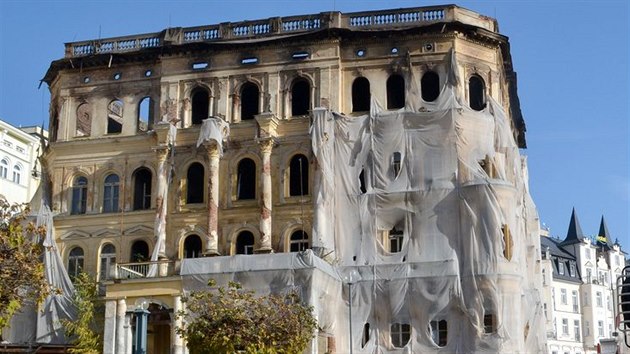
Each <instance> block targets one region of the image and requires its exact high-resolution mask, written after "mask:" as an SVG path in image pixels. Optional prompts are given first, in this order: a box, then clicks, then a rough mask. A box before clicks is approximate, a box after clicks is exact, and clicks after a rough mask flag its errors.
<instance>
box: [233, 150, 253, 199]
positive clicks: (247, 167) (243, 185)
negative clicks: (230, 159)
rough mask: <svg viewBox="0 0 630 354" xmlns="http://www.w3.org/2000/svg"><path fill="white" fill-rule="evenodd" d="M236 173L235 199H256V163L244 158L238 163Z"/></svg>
mask: <svg viewBox="0 0 630 354" xmlns="http://www.w3.org/2000/svg"><path fill="white" fill-rule="evenodd" d="M237 172H238V174H237V177H236V197H237V198H238V199H239V200H242V199H256V163H255V162H254V161H253V160H252V159H248V158H244V159H242V160H241V161H239V163H238V171H237Z"/></svg>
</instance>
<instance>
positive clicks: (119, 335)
mask: <svg viewBox="0 0 630 354" xmlns="http://www.w3.org/2000/svg"><path fill="white" fill-rule="evenodd" d="M117 305H118V306H117V307H116V352H115V353H125V347H126V345H127V329H126V328H125V316H126V314H127V302H126V301H125V299H118V304H117ZM105 353H108V351H107V350H105Z"/></svg>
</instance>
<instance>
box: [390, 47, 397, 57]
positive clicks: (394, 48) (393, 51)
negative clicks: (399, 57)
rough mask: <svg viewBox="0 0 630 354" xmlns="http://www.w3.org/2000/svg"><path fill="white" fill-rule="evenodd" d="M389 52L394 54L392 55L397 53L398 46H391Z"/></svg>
mask: <svg viewBox="0 0 630 354" xmlns="http://www.w3.org/2000/svg"><path fill="white" fill-rule="evenodd" d="M389 52H390V53H392V54H394V55H395V54H398V48H396V47H392V49H391V50H390V51H389Z"/></svg>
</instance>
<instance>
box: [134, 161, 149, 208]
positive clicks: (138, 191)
mask: <svg viewBox="0 0 630 354" xmlns="http://www.w3.org/2000/svg"><path fill="white" fill-rule="evenodd" d="M152 177H153V176H152V174H151V171H149V169H148V168H145V167H142V168H139V169H137V170H136V171H135V172H134V173H133V210H146V209H150V208H151V179H152Z"/></svg>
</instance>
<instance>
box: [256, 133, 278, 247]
mask: <svg viewBox="0 0 630 354" xmlns="http://www.w3.org/2000/svg"><path fill="white" fill-rule="evenodd" d="M259 144H260V150H261V152H262V161H263V166H262V193H261V197H262V203H261V210H260V248H258V249H257V250H256V252H257V253H270V252H272V251H273V250H272V248H271V208H272V206H271V202H272V200H271V183H272V182H271V150H272V149H273V145H274V139H273V138H267V139H263V140H260V141H259Z"/></svg>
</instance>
